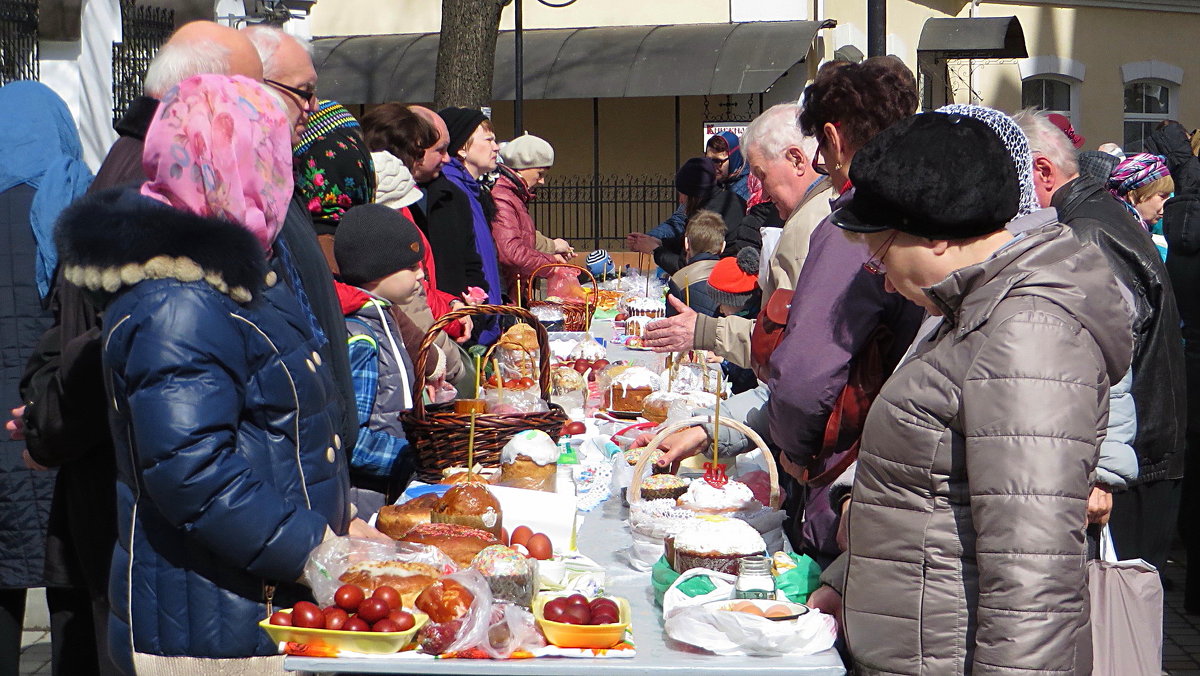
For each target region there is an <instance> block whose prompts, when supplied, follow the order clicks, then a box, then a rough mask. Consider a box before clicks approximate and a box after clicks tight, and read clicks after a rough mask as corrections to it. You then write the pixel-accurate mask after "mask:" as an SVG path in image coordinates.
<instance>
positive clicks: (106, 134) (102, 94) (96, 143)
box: [73, 0, 121, 170]
mask: <svg viewBox="0 0 1200 676" xmlns="http://www.w3.org/2000/svg"><path fill="white" fill-rule="evenodd" d="M82 25H83V28H82V33H83V35H82V42H81V44H80V56H79V61H78V63H79V71H78V72H79V85H78V89H77V91H78V92H79V110H78V112H77V113H76V117H75V122H76V124H78V125H79V138H80V141H82V143H83V158H84V161H86V162H87V163H88V166H90V167H92V169H93V170H94V169H96V168H98V167H99V166H100V162H101V161H102V160H103V159H104V156H105V155H106V154H107V153H108V148H109V146H111V145H112V144H113V142H114V141H116V140H117V132H116V131H114V130H113V124H112V109H113V72H112V45H113V43H114V42H120V41H121V8H120V5H119V3H118V0H85V2H84V5H83V24H82ZM73 112H74V111H73Z"/></svg>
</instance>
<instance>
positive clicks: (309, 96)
mask: <svg viewBox="0 0 1200 676" xmlns="http://www.w3.org/2000/svg"><path fill="white" fill-rule="evenodd" d="M263 82H266V83H267V84H269V85H271V86H272V87H275V88H276V89H282V90H283V91H285V92H288V93H289V94H294V95H296V96H297V97H298V98H299V99H300V100H301V101H304V102H306V103H308V104H312V103H313V102H314V101H316V100H317V92H316V90H312V89H299V88H297V87H292V86H291V85H285V84H283V83H282V82H277V81H275V80H263Z"/></svg>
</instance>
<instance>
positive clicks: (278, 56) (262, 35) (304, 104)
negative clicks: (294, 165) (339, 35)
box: [242, 25, 317, 145]
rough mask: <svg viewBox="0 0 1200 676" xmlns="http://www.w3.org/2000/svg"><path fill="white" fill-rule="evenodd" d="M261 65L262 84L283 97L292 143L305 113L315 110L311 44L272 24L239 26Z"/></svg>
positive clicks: (303, 125)
mask: <svg viewBox="0 0 1200 676" xmlns="http://www.w3.org/2000/svg"><path fill="white" fill-rule="evenodd" d="M242 33H243V34H245V36H246V37H247V38H249V39H250V42H252V43H254V48H255V49H257V50H258V55H259V57H260V58H261V59H262V64H263V83H264V84H266V85H267V86H269V87H271V88H273V89H274V90H275V91H277V92H279V94H280V95H281V96H282V98H283V103H284V105H285V106H286V107H287V111H288V119H290V120H292V145H295V144H296V143H297V142H299V140H300V134H301V132H303V131H304V129H305V128H306V127H307V126H308V116H309V115H311V114H312V113H313V112H315V111H316V109H317V69H316V68H315V67H313V62H312V55H311V54H310V49H311V47H310V46H309V44H308V42H307V41H302V39H301V38H297V37H295V36H293V35H288V34H287V33H285V32H283V31H281V30H279V29H278V28H275V27H273V26H263V25H255V26H249V27H247V28H243V29H242Z"/></svg>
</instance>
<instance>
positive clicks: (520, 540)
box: [508, 526, 533, 547]
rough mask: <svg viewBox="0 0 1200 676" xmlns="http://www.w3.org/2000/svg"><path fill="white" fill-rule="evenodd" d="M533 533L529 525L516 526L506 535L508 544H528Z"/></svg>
mask: <svg viewBox="0 0 1200 676" xmlns="http://www.w3.org/2000/svg"><path fill="white" fill-rule="evenodd" d="M532 535H533V529H531V528H530V527H529V526H517V527H516V528H514V529H513V532H512V534H511V535H509V537H508V543H509V545H510V546H511V545H524V546H526V547H528V546H529V538H530V537H531V536H532Z"/></svg>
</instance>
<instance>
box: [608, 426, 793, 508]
mask: <svg viewBox="0 0 1200 676" xmlns="http://www.w3.org/2000/svg"><path fill="white" fill-rule="evenodd" d="M710 422H712V420H711V419H710V418H709V417H708V416H697V417H695V418H689V419H687V420H680V421H679V422H677V423H673V424H671V425H667V426H666V427H664V428H662V429H661V430H659V432H658V434H656V435H654V438H653V439H651V440H650V443H649V444H646V447H645V449H643V451H642V457H641V458H639V459H638V462H637V465H635V466H634V468H633V483H631V484H630V485H629V491H628V493H627V495H628V499H629V504H631V505H632V504H635V503H638V502H641V501H642V480H643V479H644V478H645V477H646V472H647V471H648V469H649V468H650V466H651V462H650V456H651V455H652V454H653V452H654V450H655V449H657V448H658V445H659V444H661V443H662V442H663V440H664V439H666V438H667V437H668V436H669V435H671V434H673V433H675V432H678V431H679V430H681V429H684V428H686V427H692V426H694V425H699V424H708V423H710ZM721 424H722V425H724V426H727V427H732V428H733V429H735V430H737V431H739V432H741V433H742V434H745V435H746V436H747V437H749V438H750V441H753V442H754V444H755V446H757V447H758V448H759V449H760V450H761V451H762V452H763V458H764V460H765V462H766V464H767V473H768V474H770V476H771V497H770V503H769V504H768V505H767V506H768V507H770V508H771V509H779V505H780V494H779V468H778V467H776V466H775V456H773V455H772V454H771V450H770V449H769V448H767V443H766V442H765V441H763V438H762V437H760V436H759V435H758V433H757V432H755V431H754V430H752V429H750V428H749V427H747V426H746V425H745V424H744V423H742V422H739V421H737V420H734V419H733V418H726V417H724V416H722V417H721ZM696 481H703V479H696Z"/></svg>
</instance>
